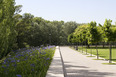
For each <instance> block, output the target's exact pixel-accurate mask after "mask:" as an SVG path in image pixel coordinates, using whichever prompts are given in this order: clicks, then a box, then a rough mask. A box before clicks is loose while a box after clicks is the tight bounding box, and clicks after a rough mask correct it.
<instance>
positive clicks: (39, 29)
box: [15, 13, 79, 47]
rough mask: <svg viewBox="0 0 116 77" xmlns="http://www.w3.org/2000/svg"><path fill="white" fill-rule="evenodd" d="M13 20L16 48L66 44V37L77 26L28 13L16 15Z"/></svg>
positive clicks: (74, 23) (73, 23)
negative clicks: (14, 20)
mask: <svg viewBox="0 0 116 77" xmlns="http://www.w3.org/2000/svg"><path fill="white" fill-rule="evenodd" d="M15 19H16V21H17V22H16V31H17V33H18V35H17V44H18V47H25V46H26V45H29V46H40V45H43V44H44V45H47V44H52V45H59V44H68V42H67V37H68V35H69V34H70V33H72V32H74V30H75V29H76V28H77V27H78V25H79V24H77V23H76V22H71V21H70V22H66V23H65V22H64V21H48V20H44V19H43V18H41V17H34V16H33V15H31V14H30V13H25V14H23V15H19V14H18V15H16V16H15Z"/></svg>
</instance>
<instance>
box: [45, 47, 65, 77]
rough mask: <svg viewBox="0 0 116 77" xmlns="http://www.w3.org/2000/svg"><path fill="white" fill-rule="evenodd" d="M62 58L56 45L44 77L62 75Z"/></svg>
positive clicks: (61, 76)
mask: <svg viewBox="0 0 116 77" xmlns="http://www.w3.org/2000/svg"><path fill="white" fill-rule="evenodd" d="M62 63H63V62H62V60H61V56H60V52H59V47H58V46H57V47H56V50H55V54H54V57H53V60H52V63H51V65H50V67H49V69H48V71H47V75H46V77H64V72H63V66H62Z"/></svg>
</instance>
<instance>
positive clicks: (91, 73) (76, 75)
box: [64, 62, 114, 77]
mask: <svg viewBox="0 0 116 77" xmlns="http://www.w3.org/2000/svg"><path fill="white" fill-rule="evenodd" d="M64 64H65V69H66V75H67V76H66V77H105V76H112V75H113V74H114V73H109V72H99V71H97V70H94V69H90V68H89V67H86V66H76V65H71V64H70V63H69V62H64Z"/></svg>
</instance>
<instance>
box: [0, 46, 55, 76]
mask: <svg viewBox="0 0 116 77" xmlns="http://www.w3.org/2000/svg"><path fill="white" fill-rule="evenodd" d="M54 51H55V47H54V46H49V47H43V48H38V47H34V48H30V49H26V48H25V49H20V50H17V51H13V52H12V53H10V54H9V56H8V57H6V59H5V60H3V61H2V62H1V63H0V77H45V76H46V72H47V70H48V68H49V65H50V63H51V60H52V57H53V55H54Z"/></svg>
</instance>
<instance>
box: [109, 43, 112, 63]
mask: <svg viewBox="0 0 116 77" xmlns="http://www.w3.org/2000/svg"><path fill="white" fill-rule="evenodd" d="M109 48H110V54H109V63H112V61H111V60H112V44H111V43H110V47H109Z"/></svg>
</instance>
